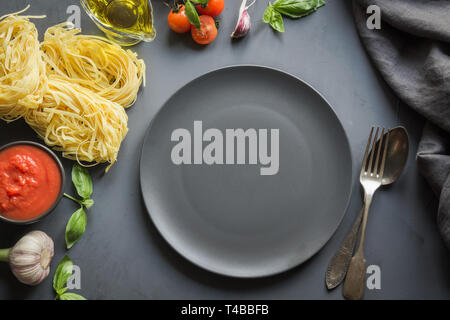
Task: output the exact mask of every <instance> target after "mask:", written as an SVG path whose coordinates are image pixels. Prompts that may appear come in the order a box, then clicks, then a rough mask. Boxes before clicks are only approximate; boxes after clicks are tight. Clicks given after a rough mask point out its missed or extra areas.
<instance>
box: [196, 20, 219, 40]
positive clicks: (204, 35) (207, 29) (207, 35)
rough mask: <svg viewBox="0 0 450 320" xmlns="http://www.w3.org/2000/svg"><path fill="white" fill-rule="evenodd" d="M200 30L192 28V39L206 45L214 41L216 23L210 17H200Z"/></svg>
mask: <svg viewBox="0 0 450 320" xmlns="http://www.w3.org/2000/svg"><path fill="white" fill-rule="evenodd" d="M200 23H201V26H200V29H199V28H197V27H196V26H192V28H191V35H192V39H194V41H195V42H197V43H199V44H208V43H211V42H213V41H214V39H215V38H216V37H217V27H216V22H215V21H214V19H213V18H212V17H210V16H206V15H202V16H200Z"/></svg>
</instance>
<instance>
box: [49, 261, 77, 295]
mask: <svg viewBox="0 0 450 320" xmlns="http://www.w3.org/2000/svg"><path fill="white" fill-rule="evenodd" d="M72 270H73V263H72V260H70V258H69V256H68V255H65V256H64V258H62V260H61V261H60V262H59V264H58V267H57V268H56V271H55V275H54V276H53V289H55V291H56V292H57V293H58V292H63V291H61V290H62V289H64V288H66V287H67V280H69V278H70V276H72Z"/></svg>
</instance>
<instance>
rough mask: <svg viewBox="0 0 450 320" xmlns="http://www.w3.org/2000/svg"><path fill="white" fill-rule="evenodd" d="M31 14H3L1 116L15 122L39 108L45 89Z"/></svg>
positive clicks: (0, 32) (0, 29)
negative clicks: (28, 15)
mask: <svg viewBox="0 0 450 320" xmlns="http://www.w3.org/2000/svg"><path fill="white" fill-rule="evenodd" d="M28 18H29V17H26V16H17V15H14V14H13V15H5V16H3V17H0V119H2V120H5V121H8V122H10V121H14V120H17V119H19V118H21V117H23V116H24V114H25V113H26V112H27V111H28V110H30V109H36V108H37V107H38V106H39V104H40V103H41V101H42V96H43V93H44V91H45V90H46V82H47V78H46V75H45V64H44V62H43V61H42V59H41V54H40V51H39V41H38V38H37V30H36V27H35V25H34V24H33V23H32V22H30V21H29V20H28Z"/></svg>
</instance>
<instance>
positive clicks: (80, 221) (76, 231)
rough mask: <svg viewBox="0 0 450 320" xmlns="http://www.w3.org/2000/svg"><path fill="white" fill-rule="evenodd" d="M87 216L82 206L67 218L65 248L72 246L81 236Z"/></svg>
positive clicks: (84, 229)
mask: <svg viewBox="0 0 450 320" xmlns="http://www.w3.org/2000/svg"><path fill="white" fill-rule="evenodd" d="M86 225H87V216H86V212H85V211H84V210H83V207H81V208H80V209H78V210H77V211H75V212H74V213H73V214H72V216H71V217H70V219H69V222H68V223H67V226H66V236H65V239H66V246H67V249H70V248H72V246H73V245H74V244H75V243H76V242H77V241H78V240H79V239H80V238H81V236H82V235H83V234H84V231H86Z"/></svg>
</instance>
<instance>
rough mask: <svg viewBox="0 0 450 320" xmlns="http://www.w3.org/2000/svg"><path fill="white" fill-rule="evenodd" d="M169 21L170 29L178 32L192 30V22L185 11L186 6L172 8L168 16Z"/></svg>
mask: <svg viewBox="0 0 450 320" xmlns="http://www.w3.org/2000/svg"><path fill="white" fill-rule="evenodd" d="M167 22H168V23H169V27H170V29H172V30H173V31H175V32H177V33H186V32H189V31H190V30H191V24H190V23H189V19H188V18H187V17H186V14H185V13H184V6H179V7H178V8H176V9H172V10H170V12H169V15H168V16H167Z"/></svg>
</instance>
